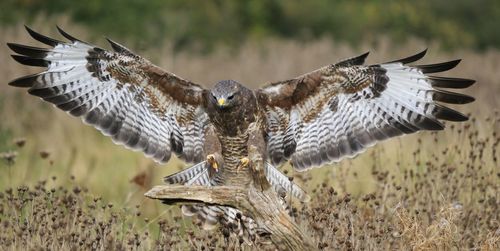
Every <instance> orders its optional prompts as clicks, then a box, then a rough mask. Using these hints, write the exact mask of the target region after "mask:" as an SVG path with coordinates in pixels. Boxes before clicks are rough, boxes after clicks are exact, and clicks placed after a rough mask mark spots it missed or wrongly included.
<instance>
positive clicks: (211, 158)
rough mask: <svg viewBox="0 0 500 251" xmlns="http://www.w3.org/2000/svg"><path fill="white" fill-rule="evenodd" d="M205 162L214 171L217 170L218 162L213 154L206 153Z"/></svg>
mask: <svg viewBox="0 0 500 251" xmlns="http://www.w3.org/2000/svg"><path fill="white" fill-rule="evenodd" d="M207 162H208V164H209V165H210V166H211V167H212V168H213V169H214V170H215V171H216V172H218V171H219V164H218V163H217V160H216V159H215V155H213V154H209V155H207Z"/></svg>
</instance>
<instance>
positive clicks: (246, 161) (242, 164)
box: [240, 157, 250, 168]
mask: <svg viewBox="0 0 500 251" xmlns="http://www.w3.org/2000/svg"><path fill="white" fill-rule="evenodd" d="M249 163H250V159H249V158H247V157H243V158H241V159H240V167H241V168H244V167H247V166H248V164H249Z"/></svg>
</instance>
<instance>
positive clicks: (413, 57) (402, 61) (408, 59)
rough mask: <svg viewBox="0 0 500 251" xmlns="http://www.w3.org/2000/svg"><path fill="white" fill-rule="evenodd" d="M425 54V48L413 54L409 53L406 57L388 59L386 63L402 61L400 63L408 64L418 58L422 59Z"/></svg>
mask: <svg viewBox="0 0 500 251" xmlns="http://www.w3.org/2000/svg"><path fill="white" fill-rule="evenodd" d="M425 54H427V48H426V49H425V50H423V51H421V52H419V53H417V54H415V55H411V56H409V57H406V58H402V59H398V60H394V61H390V62H387V63H386V64H391V63H402V64H409V63H413V62H416V61H418V60H420V59H422V58H423V57H424V56H425Z"/></svg>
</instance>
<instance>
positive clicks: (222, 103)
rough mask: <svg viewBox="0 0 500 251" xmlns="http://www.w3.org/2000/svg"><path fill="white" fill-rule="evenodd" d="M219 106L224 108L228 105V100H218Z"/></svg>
mask: <svg viewBox="0 0 500 251" xmlns="http://www.w3.org/2000/svg"><path fill="white" fill-rule="evenodd" d="M217 104H219V106H224V105H226V99H225V98H220V99H218V100H217Z"/></svg>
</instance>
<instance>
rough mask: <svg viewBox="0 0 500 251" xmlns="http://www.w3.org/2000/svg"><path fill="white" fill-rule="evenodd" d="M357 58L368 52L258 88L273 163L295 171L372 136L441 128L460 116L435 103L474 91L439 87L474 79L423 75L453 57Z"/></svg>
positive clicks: (346, 152)
mask: <svg viewBox="0 0 500 251" xmlns="http://www.w3.org/2000/svg"><path fill="white" fill-rule="evenodd" d="M425 52H426V51H423V52H421V53H419V54H416V55H414V56H410V57H408V58H404V59H401V60H396V61H393V62H389V63H384V64H380V65H369V66H366V65H362V63H363V61H364V58H365V57H366V56H367V54H363V55H361V56H359V57H357V58H353V59H350V60H345V61H343V62H341V63H339V64H334V65H330V66H326V67H323V68H321V69H319V70H316V71H313V72H311V73H308V74H305V75H303V76H300V77H298V78H296V79H292V80H287V81H282V82H278V83H274V84H271V85H268V86H267V87H264V88H263V89H261V90H259V91H258V93H259V95H260V99H259V100H260V103H261V104H262V105H263V106H264V107H265V110H266V114H267V115H266V116H267V133H268V135H269V136H268V153H269V158H270V161H271V162H272V164H274V165H279V164H280V163H282V162H283V161H286V160H288V159H291V164H292V165H293V167H294V168H295V169H296V170H299V171H303V170H307V169H309V168H312V167H318V166H321V165H323V164H327V163H333V162H338V161H341V160H342V159H344V158H352V157H354V156H356V155H358V154H359V153H361V152H363V151H364V150H365V149H367V148H368V147H370V146H373V145H374V144H376V143H377V142H379V141H382V140H385V139H388V138H392V137H395V136H400V135H403V134H410V133H414V132H417V131H420V130H442V129H443V128H444V125H443V124H442V122H440V120H449V121H464V120H467V117H466V116H465V115H463V114H461V113H459V112H457V111H454V110H452V109H450V108H447V107H445V106H443V105H442V104H440V103H451V104H465V103H469V102H472V101H473V100H474V98H472V97H470V96H467V95H464V94H459V93H453V92H449V91H445V90H441V89H438V87H440V88H455V89H456V88H466V87H469V86H470V85H472V84H473V83H474V82H475V81H474V80H470V79H460V78H445V77H437V76H430V75H427V74H428V73H434V72H442V71H446V70H449V69H451V68H453V67H455V66H456V65H457V64H458V63H459V60H455V61H450V62H445V63H439V64H431V65H417V66H408V65H407V64H408V63H411V62H414V61H416V60H418V59H420V58H422V57H423V56H424V55H425Z"/></svg>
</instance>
